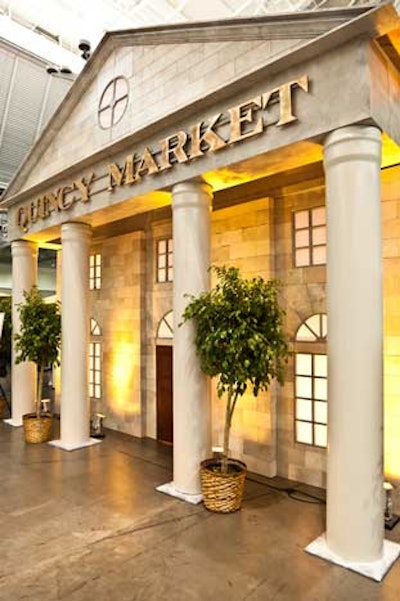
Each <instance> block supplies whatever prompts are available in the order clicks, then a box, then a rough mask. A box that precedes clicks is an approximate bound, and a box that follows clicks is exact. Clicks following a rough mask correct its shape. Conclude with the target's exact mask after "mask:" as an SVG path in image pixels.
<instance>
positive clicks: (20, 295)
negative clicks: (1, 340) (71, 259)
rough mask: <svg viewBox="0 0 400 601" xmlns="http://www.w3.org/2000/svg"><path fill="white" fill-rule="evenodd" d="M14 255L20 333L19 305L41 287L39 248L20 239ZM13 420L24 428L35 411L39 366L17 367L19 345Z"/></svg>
mask: <svg viewBox="0 0 400 601" xmlns="http://www.w3.org/2000/svg"><path fill="white" fill-rule="evenodd" d="M11 254H12V299H13V301H12V328H13V335H14V334H16V333H17V332H19V330H20V325H21V320H20V318H19V312H18V309H17V306H18V305H19V304H20V303H22V302H23V301H24V292H29V291H30V290H31V289H32V287H33V286H37V280H38V266H37V259H38V248H37V245H36V244H35V243H34V242H29V241H27V240H16V241H15V242H12V243H11ZM11 395H12V417H11V419H8V420H5V421H6V422H7V423H8V424H11V425H12V426H22V416H23V415H24V414H25V413H30V412H31V411H34V410H35V396H36V366H35V364H34V363H32V362H30V361H29V362H24V363H19V364H18V365H16V364H15V344H14V342H13V345H12V368H11Z"/></svg>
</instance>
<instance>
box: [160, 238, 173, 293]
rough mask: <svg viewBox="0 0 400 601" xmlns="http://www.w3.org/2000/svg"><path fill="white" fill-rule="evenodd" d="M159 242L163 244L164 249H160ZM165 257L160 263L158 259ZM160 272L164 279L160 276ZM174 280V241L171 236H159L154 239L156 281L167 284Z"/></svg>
mask: <svg viewBox="0 0 400 601" xmlns="http://www.w3.org/2000/svg"><path fill="white" fill-rule="evenodd" d="M161 244H165V251H160V246H161ZM162 257H165V261H164V263H165V264H164V265H160V262H161V261H160V259H161V258H162ZM160 273H163V274H164V275H165V279H162V278H160ZM173 281H174V242H173V238H172V237H168V238H167V237H164V238H159V239H158V240H157V241H156V282H157V284H169V283H171V282H173Z"/></svg>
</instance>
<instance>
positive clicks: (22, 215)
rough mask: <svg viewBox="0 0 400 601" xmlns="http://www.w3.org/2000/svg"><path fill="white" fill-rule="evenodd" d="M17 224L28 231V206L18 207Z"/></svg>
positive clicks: (24, 230)
mask: <svg viewBox="0 0 400 601" xmlns="http://www.w3.org/2000/svg"><path fill="white" fill-rule="evenodd" d="M17 225H18V227H20V228H21V230H22V231H23V232H27V231H28V226H29V213H28V209H27V208H26V207H21V208H20V209H18V213H17Z"/></svg>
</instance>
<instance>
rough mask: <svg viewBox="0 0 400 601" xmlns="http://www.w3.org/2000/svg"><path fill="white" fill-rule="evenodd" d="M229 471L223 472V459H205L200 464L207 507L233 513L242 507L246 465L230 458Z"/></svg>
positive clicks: (202, 487) (211, 509)
mask: <svg viewBox="0 0 400 601" xmlns="http://www.w3.org/2000/svg"><path fill="white" fill-rule="evenodd" d="M228 469H229V471H228V473H227V474H222V473H221V459H205V461H202V462H201V464H200V479H201V490H202V493H203V501H204V506H205V508H206V509H209V510H210V511H216V512H218V513H231V512H232V511H237V510H238V509H240V506H241V503H242V497H243V490H244V481H245V478H246V469H247V468H246V465H245V464H244V463H242V462H241V461H238V460H237V459H228Z"/></svg>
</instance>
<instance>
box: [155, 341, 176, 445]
mask: <svg viewBox="0 0 400 601" xmlns="http://www.w3.org/2000/svg"><path fill="white" fill-rule="evenodd" d="M156 381H157V440H159V441H161V442H165V443H168V444H172V442H173V424H172V421H173V413H172V346H156Z"/></svg>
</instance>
